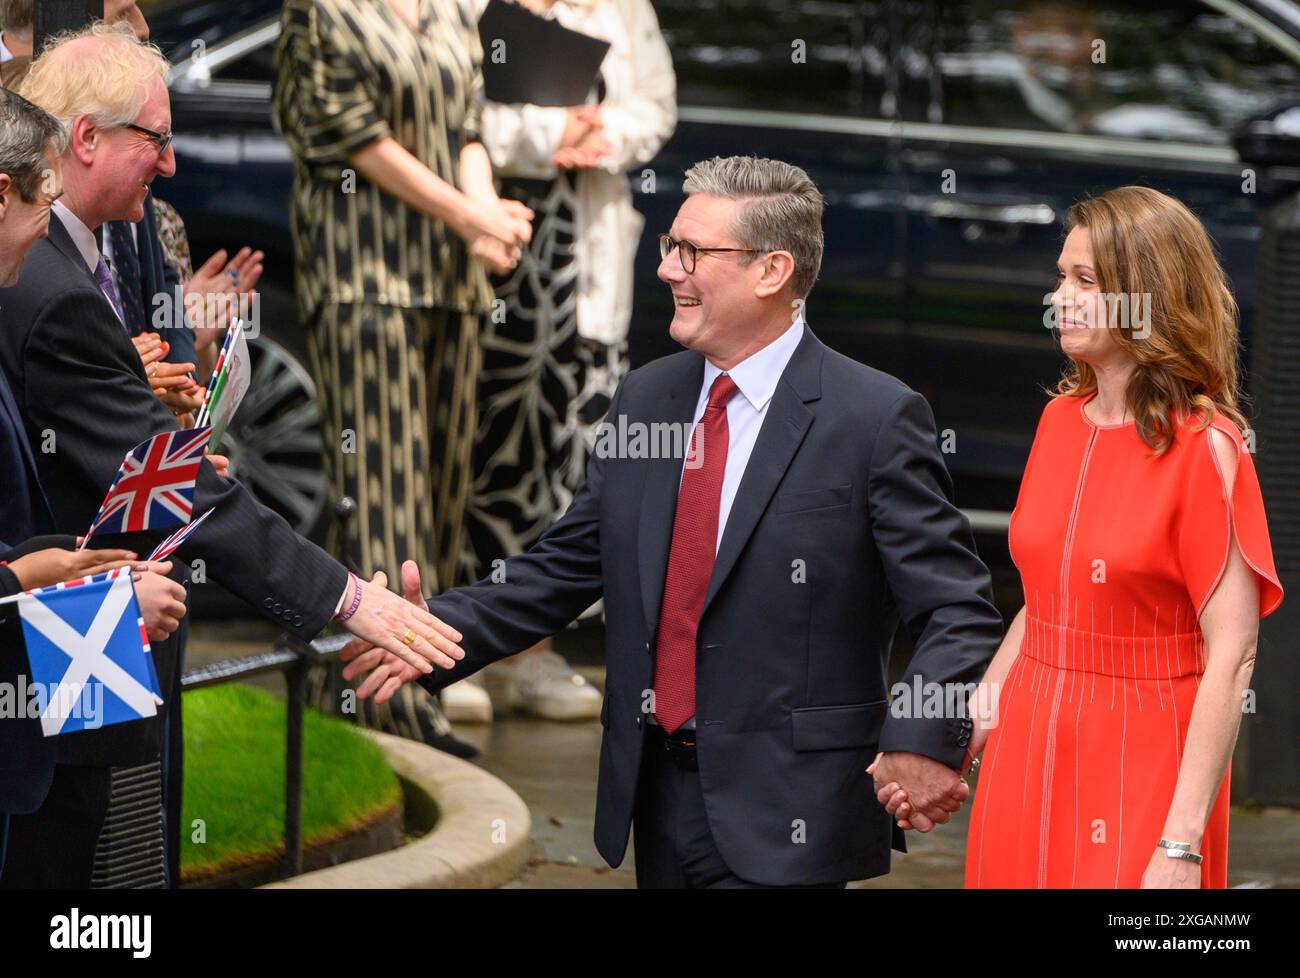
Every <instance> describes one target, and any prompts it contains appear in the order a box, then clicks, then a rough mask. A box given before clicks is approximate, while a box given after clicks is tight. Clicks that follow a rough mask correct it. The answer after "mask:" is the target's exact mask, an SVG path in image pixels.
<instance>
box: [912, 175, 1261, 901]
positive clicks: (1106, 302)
mask: <svg viewBox="0 0 1300 978" xmlns="http://www.w3.org/2000/svg"><path fill="white" fill-rule="evenodd" d="M1067 226H1068V228H1069V234H1068V236H1067V238H1066V240H1065V245H1064V247H1063V249H1062V251H1061V256H1060V260H1059V263H1058V272H1059V274H1058V285H1057V289H1056V292H1055V293H1054V294H1053V295H1052V308H1053V312H1054V316H1055V318H1056V324H1055V325H1056V326H1057V328H1058V329H1059V335H1060V342H1061V348H1062V350H1063V351H1064V352H1065V353H1066V354H1067V356H1069V358H1070V363H1069V366H1068V368H1067V370H1066V373H1065V376H1064V378H1063V380H1062V381H1061V383H1060V385H1059V386H1058V388H1057V390H1056V392H1055V395H1056V396H1055V397H1054V398H1053V399H1052V400H1051V401H1050V402H1049V403H1048V405H1047V406H1046V408H1045V409H1044V410H1043V414H1042V418H1041V419H1040V420H1039V424H1038V431H1037V434H1036V435H1035V437H1034V443H1033V447H1032V449H1031V450H1030V455H1029V462H1028V464H1027V466H1026V468H1025V474H1024V478H1023V480H1022V482H1021V485H1020V494H1019V498H1018V500H1017V502H1016V508H1015V511H1014V512H1013V514H1012V517H1011V529H1010V544H1011V555H1012V558H1013V559H1014V561H1015V563H1016V567H1017V568H1018V569H1019V571H1020V575H1021V580H1022V583H1023V585H1024V594H1025V605H1024V607H1023V608H1022V609H1021V611H1020V612H1019V614H1017V615H1016V617H1015V620H1014V621H1013V622H1012V625H1011V627H1010V629H1009V630H1008V632H1007V636H1006V638H1005V640H1004V641H1003V644H1002V646H1001V648H1000V650H999V651H998V654H997V656H996V657H995V658H994V660H993V662H992V663H991V664H990V666H989V668H988V671H987V673H986V674H985V677H984V680H983V682H982V683H981V690H980V693H979V694H978V696H977V701H976V710H975V712H976V716H975V723H976V730H975V734H974V736H973V738H972V743H971V745H970V748H969V751H970V757H971V759H974V758H976V757H978V756H979V755H980V752H981V750H982V751H983V754H984V757H983V767H984V769H983V771H982V773H981V775H980V778H979V784H978V790H977V791H976V797H975V804H974V808H973V809H972V812H971V827H970V836H969V840H968V843H967V856H966V885H967V886H968V887H1137V886H1143V887H1224V886H1226V885H1227V853H1228V793H1229V790H1228V776H1229V766H1230V760H1231V757H1232V749H1233V745H1234V744H1235V742H1236V739H1237V731H1238V727H1239V724H1240V721H1241V713H1242V706H1243V696H1244V695H1245V691H1246V689H1247V687H1248V685H1249V683H1250V676H1251V669H1252V666H1253V663H1254V655H1255V643H1256V637H1257V633H1258V628H1259V619H1260V618H1262V617H1264V616H1265V615H1267V614H1269V613H1270V612H1272V611H1273V610H1274V609H1276V608H1277V606H1278V605H1279V604H1280V603H1281V601H1282V588H1281V585H1280V583H1279V582H1278V577H1277V572H1276V571H1275V570H1274V567H1273V556H1272V550H1271V548H1270V544H1269V538H1268V527H1267V524H1266V522H1265V517H1264V506H1263V501H1262V499H1261V497H1260V489H1259V482H1258V480H1257V479H1256V475H1255V467H1254V464H1253V462H1252V459H1251V455H1250V453H1249V451H1248V450H1247V449H1246V446H1245V438H1244V437H1243V430H1244V429H1245V427H1246V426H1245V422H1244V419H1243V417H1242V415H1241V412H1240V411H1239V410H1238V407H1237V362H1236V357H1237V314H1236V305H1235V302H1234V301H1233V298H1232V295H1231V292H1230V291H1229V289H1228V286H1227V284H1226V282H1225V280H1224V276H1223V272H1222V270H1221V268H1220V267H1219V264H1218V262H1217V260H1216V258H1215V256H1214V252H1213V249H1212V247H1211V244H1210V240H1209V237H1208V236H1207V234H1206V233H1205V229H1204V228H1203V227H1202V226H1201V223H1200V222H1199V221H1198V220H1197V218H1196V217H1195V216H1194V215H1193V214H1192V213H1191V211H1189V210H1188V209H1187V208H1186V207H1185V206H1184V205H1183V204H1181V203H1179V202H1178V201H1176V200H1174V199H1172V198H1170V197H1168V196H1166V195H1164V194H1161V193H1159V192H1157V191H1154V190H1150V189H1147V188H1144V187H1121V188H1119V189H1117V190H1112V191H1110V192H1108V193H1106V194H1103V195H1102V196H1100V197H1097V198H1094V199H1090V200H1085V201H1082V202H1080V203H1078V204H1076V205H1075V206H1074V207H1073V208H1072V209H1071V211H1070V214H1069V219H1068V222H1067ZM1111 297H1116V298H1111ZM1119 297H1123V298H1122V299H1121V298H1119ZM895 802H897V804H895ZM889 807H891V809H892V810H894V811H895V814H897V815H899V816H900V817H901V818H902V819H903V820H904V823H905V824H906V820H907V816H908V814H909V811H908V808H907V807H906V804H905V796H899V795H896V796H895V798H894V800H892V801H891V803H890V806H889ZM1197 857H1199V858H1197Z"/></svg>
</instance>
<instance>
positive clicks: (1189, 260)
mask: <svg viewBox="0 0 1300 978" xmlns="http://www.w3.org/2000/svg"><path fill="white" fill-rule="evenodd" d="M1076 227H1082V228H1087V229H1088V234H1089V237H1090V238H1091V242H1092V254H1093V264H1094V266H1095V269H1096V272H1097V284H1098V287H1099V289H1100V291H1101V292H1102V294H1103V295H1104V296H1108V297H1115V296H1124V297H1128V298H1129V299H1133V300H1135V301H1137V302H1141V303H1143V313H1144V317H1145V318H1144V321H1143V322H1142V323H1141V327H1142V328H1141V329H1139V330H1137V331H1136V332H1135V330H1134V322H1133V316H1132V315H1131V314H1130V315H1129V316H1125V317H1115V316H1114V304H1115V300H1114V299H1111V301H1110V302H1109V303H1107V305H1104V306H1103V308H1107V306H1109V307H1110V311H1111V318H1110V321H1109V323H1108V326H1109V329H1110V335H1111V337H1112V338H1113V339H1114V340H1115V342H1116V343H1117V344H1118V345H1119V347H1120V348H1121V349H1123V350H1124V351H1125V352H1126V353H1128V354H1129V356H1131V357H1132V358H1133V360H1134V361H1135V362H1136V364H1137V366H1136V369H1135V370H1134V371H1133V376H1132V377H1131V378H1130V380H1129V384H1128V390H1127V391H1126V392H1125V401H1126V404H1127V407H1128V409H1129V410H1130V411H1131V412H1132V413H1133V417H1134V418H1135V419H1136V422H1137V430H1138V434H1139V435H1140V436H1141V438H1142V440H1143V441H1144V442H1146V443H1147V445H1149V446H1150V447H1151V448H1152V450H1153V452H1154V454H1155V455H1163V454H1164V453H1165V452H1166V451H1167V450H1168V449H1169V446H1170V445H1171V444H1172V443H1173V439H1174V430H1175V425H1176V424H1177V422H1178V419H1180V418H1181V419H1188V418H1191V417H1192V416H1193V415H1194V414H1198V413H1199V414H1201V415H1202V417H1200V418H1199V420H1198V421H1197V422H1196V430H1198V431H1199V430H1201V429H1203V428H1205V427H1206V426H1208V425H1209V423H1210V421H1211V420H1212V419H1213V417H1214V412H1215V411H1219V412H1221V413H1222V414H1223V415H1224V416H1225V417H1227V418H1229V419H1230V420H1231V421H1232V422H1233V423H1234V424H1235V425H1236V426H1237V427H1238V428H1240V429H1242V430H1243V431H1244V430H1245V428H1246V419H1245V416H1244V415H1243V414H1242V411H1241V409H1240V407H1239V400H1240V395H1239V393H1238V333H1237V321H1238V314H1237V302H1236V300H1235V299H1234V298H1233V296H1232V291H1231V290H1230V289H1229V288H1228V283H1227V280H1226V279H1225V277H1224V274H1223V268H1222V267H1221V266H1220V264H1219V260H1218V258H1217V256H1216V255H1215V253H1214V246H1213V245H1212V244H1211V242H1210V236H1209V235H1208V234H1206V232H1205V227H1204V226H1203V225H1202V224H1201V222H1200V220H1198V219H1197V217H1196V215H1195V214H1193V213H1192V212H1191V211H1190V210H1189V209H1188V208H1187V206H1186V205H1185V204H1183V203H1182V202H1181V201H1178V200H1175V199H1174V198H1173V197H1170V196H1168V195H1167V194H1162V193H1160V191H1158V190H1152V189H1150V188H1149V187H1117V188H1115V189H1114V190H1108V191H1106V192H1105V193H1104V194H1102V195H1101V196H1099V197H1090V198H1088V199H1086V200H1081V201H1079V202H1078V203H1076V204H1075V205H1074V206H1073V207H1071V208H1070V210H1069V213H1068V214H1067V216H1066V223H1065V229H1066V233H1067V234H1068V233H1069V232H1070V231H1072V230H1073V229H1074V228H1076ZM1148 297H1149V298H1148ZM1126 301H1127V300H1126ZM1148 302H1149V305H1148V304H1147V303H1148ZM1096 389H1097V376H1096V374H1095V373H1094V371H1093V369H1092V367H1091V366H1089V365H1088V364H1086V363H1082V362H1080V361H1078V360H1073V359H1072V360H1070V362H1069V364H1068V366H1067V367H1066V369H1065V373H1064V375H1063V376H1062V378H1061V380H1060V383H1058V384H1057V386H1056V389H1055V391H1054V392H1053V393H1055V394H1066V395H1070V396H1073V397H1083V396H1086V395H1088V394H1091V393H1092V392H1093V391H1095V390H1096ZM1198 409H1200V410H1199V411H1198Z"/></svg>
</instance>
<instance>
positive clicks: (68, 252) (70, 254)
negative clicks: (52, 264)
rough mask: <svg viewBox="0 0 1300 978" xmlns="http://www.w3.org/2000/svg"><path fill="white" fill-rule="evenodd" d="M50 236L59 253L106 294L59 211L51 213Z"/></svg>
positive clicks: (98, 290)
mask: <svg viewBox="0 0 1300 978" xmlns="http://www.w3.org/2000/svg"><path fill="white" fill-rule="evenodd" d="M49 238H50V244H52V245H54V247H55V248H57V249H58V250H59V254H61V255H63V257H64V258H66V259H68V261H70V262H72V264H74V265H76V266H77V268H78V270H79V271H80V272H81V274H82V275H84V276H85V277H86V280H87V281H88V282H90V284H91V285H93V286H94V287H95V291H96V292H99V294H100V295H104V293H103V292H102V291H101V290H100V288H99V282H97V281H96V280H95V273H94V272H92V271H91V270H90V269H89V268H87V267H86V259H84V258H82V257H81V252H80V251H79V250H78V249H77V243H76V242H75V241H73V240H72V235H70V234H69V233H68V229H67V228H66V227H64V226H63V221H62V220H60V218H59V215H58V214H57V213H53V214H51V215H50V233H49ZM95 240H96V241H98V240H99V237H98V235H96V238H95ZM104 301H105V302H108V297H107V296H104ZM110 306H111V303H110ZM116 315H117V314H116V313H114V316H116Z"/></svg>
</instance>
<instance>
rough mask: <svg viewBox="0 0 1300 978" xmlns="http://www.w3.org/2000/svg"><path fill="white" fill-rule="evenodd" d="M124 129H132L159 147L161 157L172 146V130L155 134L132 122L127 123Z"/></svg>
mask: <svg viewBox="0 0 1300 978" xmlns="http://www.w3.org/2000/svg"><path fill="white" fill-rule="evenodd" d="M122 128H123V129H130V130H131V131H132V132H133V133H135V134H136V135H138V136H140V137H142V138H144V139H147V140H149V142H151V143H153V144H154V145H155V146H157V147H158V155H159V156H162V155H163V153H165V152H167V147H168V146H170V145H171V144H172V134H171V131H170V130H169V131H167V132H154V131H153V130H152V129H146V128H145V127H144V126H137V125H135V124H134V123H130V122H128V123H125V124H124V125H123V126H122Z"/></svg>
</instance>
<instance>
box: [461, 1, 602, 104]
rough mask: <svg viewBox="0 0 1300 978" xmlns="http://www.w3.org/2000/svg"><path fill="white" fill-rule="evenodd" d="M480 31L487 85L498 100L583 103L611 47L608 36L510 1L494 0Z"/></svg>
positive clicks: (492, 98)
mask: <svg viewBox="0 0 1300 978" xmlns="http://www.w3.org/2000/svg"><path fill="white" fill-rule="evenodd" d="M478 36H479V40H481V41H482V42H483V88H484V91H485V93H486V95H487V97H488V98H489V99H491V100H492V101H493V102H528V103H530V104H532V105H582V104H583V103H585V102H586V101H587V95H588V93H589V92H590V91H591V89H592V86H593V85H595V84H596V76H597V75H598V74H599V73H600V63H601V62H602V61H604V60H605V52H606V51H608V50H609V42H608V41H602V40H600V39H598V38H595V37H591V36H590V35H588V34H583V33H581V32H580V31H571V30H569V28H567V27H565V26H563V25H562V24H557V23H556V22H555V21H553V20H547V19H546V18H545V17H539V16H537V14H535V13H533V12H532V11H531V10H528V9H527V8H526V7H521V6H520V5H518V4H515V3H509V2H507V0H490V2H489V3H488V5H487V9H486V10H484V11H483V16H482V17H480V18H479V22H478ZM501 42H504V46H503V45H502V43H501ZM498 50H499V51H501V52H502V53H503V54H504V60H502V61H500V62H499V63H498V62H496V61H494V60H493V55H494V52H496V51H498ZM498 57H500V56H499V55H498Z"/></svg>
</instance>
